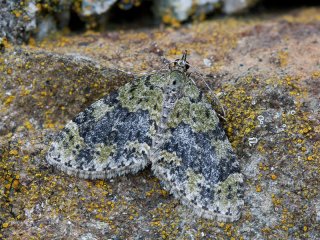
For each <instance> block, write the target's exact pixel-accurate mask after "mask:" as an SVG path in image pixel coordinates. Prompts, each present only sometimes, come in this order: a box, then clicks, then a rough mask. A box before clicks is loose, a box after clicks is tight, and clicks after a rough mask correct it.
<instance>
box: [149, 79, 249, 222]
mask: <svg viewBox="0 0 320 240" xmlns="http://www.w3.org/2000/svg"><path fill="white" fill-rule="evenodd" d="M174 78H175V79H179V78H186V79H184V80H183V83H182V84H183V86H182V90H180V92H177V93H173V94H172V93H171V94H169V96H168V97H167V98H168V99H169V102H174V104H173V105H172V109H171V111H170V113H169V115H168V117H167V118H165V119H162V125H164V126H166V129H164V132H163V133H162V137H163V138H162V139H161V141H160V142H161V147H159V148H160V149H159V150H158V151H157V152H158V153H157V155H156V157H155V159H154V162H152V169H153V171H154V173H155V174H156V176H157V177H158V178H160V179H161V180H162V181H163V182H164V185H165V187H166V188H167V189H169V190H170V191H171V192H172V193H173V194H174V195H175V197H177V198H178V199H180V200H181V201H182V203H183V204H184V205H187V206H189V207H191V209H193V210H194V211H195V212H196V213H197V214H198V215H200V216H203V217H205V218H210V219H218V220H222V221H235V220H237V219H239V217H240V207H241V206H242V205H243V200H242V183H243V179H242V174H240V168H239V164H238V162H237V160H236V156H235V154H234V152H233V151H232V148H231V145H230V142H229V141H228V139H227V137H226V134H225V132H224V130H223V128H222V126H221V124H220V122H219V119H218V117H217V114H216V113H215V111H214V110H213V109H212V107H211V105H210V104H209V103H208V102H207V100H206V98H205V97H203V96H202V93H201V92H200V91H199V90H198V89H197V88H196V87H195V86H193V85H192V84H190V83H191V81H188V79H187V77H186V76H185V75H184V74H183V73H181V74H175V76H174ZM178 81H179V80H178ZM184 81H187V82H189V84H188V83H186V82H184ZM173 92H174V91H173Z"/></svg>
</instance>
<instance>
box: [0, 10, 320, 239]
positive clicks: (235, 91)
mask: <svg viewBox="0 0 320 240" xmlns="http://www.w3.org/2000/svg"><path fill="white" fill-rule="evenodd" d="M319 16H320V9H319V8H310V9H301V10H295V11H292V12H291V13H287V14H278V15H265V16H263V17H261V18H257V17H250V16H249V17H247V18H241V19H237V18H231V17H228V18H225V19H220V20H215V21H206V22H202V23H198V24H194V25H191V26H188V27H182V28H180V29H178V30H174V29H172V28H166V29H163V30H160V29H136V30H131V31H126V32H124V31H113V32H108V33H101V34H98V33H92V32H87V33H85V34H83V35H78V36H71V37H68V36H60V37H58V38H57V39H56V40H44V41H42V42H41V43H39V44H37V45H35V46H31V45H30V46H23V47H19V48H18V47H13V46H7V47H6V49H5V52H4V53H3V54H2V55H1V56H0V72H1V74H0V81H1V89H0V99H1V101H0V104H1V113H0V119H1V120H2V121H1V122H0V146H1V147H0V149H1V150H0V155H1V157H0V180H1V181H0V187H1V188H0V194H1V198H0V229H1V230H0V236H1V238H4V239H15V238H18V239H30V238H31V237H34V236H36V237H38V238H39V239H42V238H46V239H53V238H55V239H62V238H64V239H103V238H107V239H125V238H131V239H159V238H164V239H215V238H218V239H319V238H320V234H319V233H320V229H319V189H320V186H319V179H320V158H319V156H320V154H319V149H320V139H319V133H320V129H319V119H320V116H319V115H320V113H319V104H320V100H319V95H320V93H319V87H318V85H319V81H320V69H319V57H320V46H319V45H320V43H319V36H320V32H319V28H320V21H319V19H320V17H319ZM184 49H188V50H189V51H190V59H189V62H190V64H191V65H192V66H193V68H191V69H190V70H195V69H198V71H200V72H202V73H203V74H204V75H206V78H205V79H206V81H207V82H208V84H209V85H210V86H211V87H212V88H213V89H214V91H215V93H216V94H217V95H218V96H219V98H220V101H221V102H222V103H223V104H224V105H225V106H226V108H227V110H228V114H227V116H226V118H227V121H226V123H225V129H226V131H227V133H228V136H229V139H230V141H231V143H232V145H233V148H234V150H235V151H236V153H237V155H238V157H239V161H240V165H241V168H242V172H243V174H244V175H245V207H244V209H243V214H242V217H241V219H240V220H239V221H237V222H235V223H228V224H226V223H222V222H216V221H209V220H204V219H198V218H194V217H193V216H192V215H191V213H190V212H189V211H188V210H187V209H186V208H185V207H183V206H182V205H181V204H179V202H178V201H176V200H174V199H173V197H172V196H170V195H169V194H168V193H167V192H166V191H164V190H163V188H162V187H161V185H160V183H159V181H158V180H157V179H156V178H155V177H154V176H152V174H151V172H150V171H149V170H145V171H143V172H140V173H139V174H138V175H135V176H132V175H130V176H126V177H120V178H116V179H113V180H111V181H87V180H81V179H77V178H74V177H68V176H66V175H64V174H63V173H61V172H55V171H53V169H51V168H50V166H49V165H48V164H47V163H46V161H45V159H44V156H45V154H46V151H47V150H48V146H49V142H50V141H51V139H52V136H53V135H54V134H55V133H56V132H57V131H58V130H59V129H60V128H61V127H63V125H64V124H65V122H66V121H68V120H69V119H71V118H73V116H75V115H76V113H78V112H79V111H81V110H83V109H84V108H85V107H86V106H88V105H90V103H92V102H93V101H95V100H97V99H99V98H101V97H102V96H103V95H104V94H106V93H108V92H110V91H111V90H113V89H117V88H118V87H119V86H122V85H123V84H124V83H125V82H128V81H132V80H133V77H132V74H130V73H128V72H132V73H134V75H139V74H143V73H149V72H151V71H152V70H155V69H160V68H162V67H164V63H163V62H164V60H165V59H169V60H173V59H176V58H177V56H179V55H180V54H181V51H182V50H184ZM205 59H206V60H205ZM208 62H210V64H207V63H208ZM115 69H121V70H123V71H124V72H123V71H120V70H115ZM197 83H198V84H199V87H201V88H202V89H203V90H204V91H206V92H208V91H207V88H206V87H205V85H204V84H203V81H202V80H201V78H199V79H198V81H197Z"/></svg>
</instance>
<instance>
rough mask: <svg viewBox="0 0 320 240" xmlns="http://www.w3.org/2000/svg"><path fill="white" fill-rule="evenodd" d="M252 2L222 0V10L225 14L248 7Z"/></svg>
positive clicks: (249, 0) (250, 0) (248, 0)
mask: <svg viewBox="0 0 320 240" xmlns="http://www.w3.org/2000/svg"><path fill="white" fill-rule="evenodd" d="M253 3H254V1H252V0H223V12H225V13H227V14H233V13H238V12H241V11H243V10H244V9H247V8H248V7H250V6H251V5H252V4H253Z"/></svg>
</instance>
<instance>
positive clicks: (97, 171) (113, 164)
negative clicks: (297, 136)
mask: <svg viewBox="0 0 320 240" xmlns="http://www.w3.org/2000/svg"><path fill="white" fill-rule="evenodd" d="M152 124H153V121H152V119H151V118H150V115H149V113H148V111H146V110H142V109H139V110H137V111H135V112H130V111H129V110H128V109H127V108H125V107H122V105H121V102H120V101H119V99H118V93H117V92H114V93H112V94H110V95H108V96H106V97H104V98H103V99H100V100H98V101H97V102H95V103H93V104H92V105H91V106H89V107H88V108H87V109H85V110H84V111H83V112H81V113H79V114H78V115H77V117H76V118H75V119H74V120H73V121H70V122H69V123H68V124H67V125H66V126H65V128H64V129H63V130H62V131H61V132H60V133H59V134H58V135H57V137H56V139H55V140H54V141H53V143H52V145H51V148H50V150H49V151H48V154H47V161H48V162H49V163H50V164H52V165H54V166H56V167H57V168H58V169H61V170H62V171H64V172H66V173H68V174H71V175H76V176H79V177H82V178H85V179H104V178H112V177H114V176H118V175H123V174H126V173H129V172H130V173H135V172H137V171H139V170H140V169H142V168H144V167H145V166H146V165H147V164H149V157H148V155H149V150H150V146H151V143H152V138H151V136H150V134H149V130H150V127H151V125H152Z"/></svg>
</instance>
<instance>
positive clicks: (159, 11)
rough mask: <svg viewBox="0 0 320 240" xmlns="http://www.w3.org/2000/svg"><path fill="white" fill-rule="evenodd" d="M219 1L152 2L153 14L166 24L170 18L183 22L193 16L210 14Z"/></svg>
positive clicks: (161, 0) (180, 0) (178, 0)
mask: <svg viewBox="0 0 320 240" xmlns="http://www.w3.org/2000/svg"><path fill="white" fill-rule="evenodd" d="M217 3H219V0H202V1H196V2H194V1H192V0H187V1H185V0H174V1H170V0H160V1H155V2H154V7H153V12H154V14H155V15H156V16H158V17H159V18H161V19H162V20H163V21H165V22H166V19H167V18H168V17H169V16H170V17H171V18H174V19H176V20H178V21H185V20H187V19H188V18H189V17H191V16H194V15H198V16H199V15H201V14H206V13H209V12H212V11H213V10H214V9H215V5H216V4H217Z"/></svg>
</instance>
